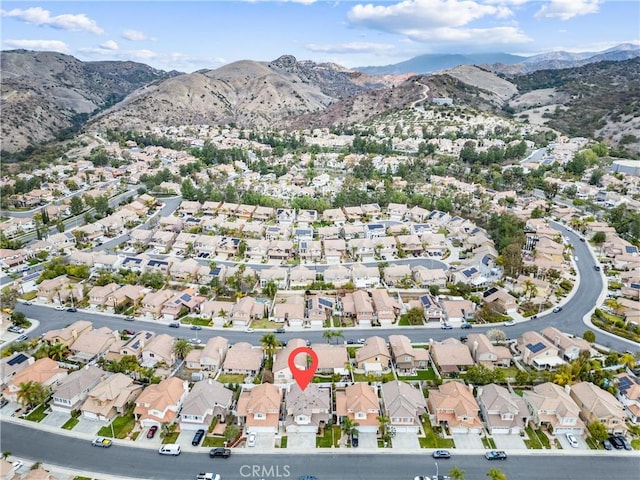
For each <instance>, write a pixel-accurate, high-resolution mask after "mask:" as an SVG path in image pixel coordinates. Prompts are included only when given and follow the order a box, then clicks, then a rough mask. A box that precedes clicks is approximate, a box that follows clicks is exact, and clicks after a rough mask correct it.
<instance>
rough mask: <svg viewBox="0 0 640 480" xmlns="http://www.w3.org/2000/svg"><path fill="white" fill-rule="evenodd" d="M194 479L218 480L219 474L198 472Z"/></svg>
mask: <svg viewBox="0 0 640 480" xmlns="http://www.w3.org/2000/svg"><path fill="white" fill-rule="evenodd" d="M196 480H220V474H219V473H204V472H200V473H199V474H198V476H197V477H196Z"/></svg>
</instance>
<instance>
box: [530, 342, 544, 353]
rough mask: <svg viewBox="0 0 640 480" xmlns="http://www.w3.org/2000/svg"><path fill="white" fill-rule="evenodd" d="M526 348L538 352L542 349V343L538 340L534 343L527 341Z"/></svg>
mask: <svg viewBox="0 0 640 480" xmlns="http://www.w3.org/2000/svg"><path fill="white" fill-rule="evenodd" d="M527 348H528V349H529V350H531V351H532V352H533V353H538V352H539V351H541V350H544V343H542V342H538V343H535V344H531V343H527Z"/></svg>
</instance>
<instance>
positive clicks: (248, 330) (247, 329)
mask: <svg viewBox="0 0 640 480" xmlns="http://www.w3.org/2000/svg"><path fill="white" fill-rule="evenodd" d="M244 331H245V332H246V333H253V332H255V330H254V329H253V328H251V327H247V328H245V329H244Z"/></svg>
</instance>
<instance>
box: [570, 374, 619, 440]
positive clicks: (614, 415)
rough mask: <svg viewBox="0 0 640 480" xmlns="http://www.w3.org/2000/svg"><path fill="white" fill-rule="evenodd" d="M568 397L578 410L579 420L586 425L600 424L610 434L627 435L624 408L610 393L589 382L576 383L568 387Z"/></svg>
mask: <svg viewBox="0 0 640 480" xmlns="http://www.w3.org/2000/svg"><path fill="white" fill-rule="evenodd" d="M569 395H570V396H571V398H572V399H573V401H574V402H576V405H578V408H580V418H581V419H582V420H583V421H584V422H585V423H586V424H587V425H589V424H590V423H592V422H601V423H603V424H604V425H605V427H607V432H608V433H610V434H613V435H625V434H626V433H627V426H626V424H625V420H626V419H627V415H626V414H625V412H624V406H623V405H622V403H620V402H619V401H618V400H617V399H616V397H614V396H613V395H612V394H611V393H609V392H607V391H606V390H603V389H602V388H600V387H598V386H597V385H594V384H593V383H591V382H578V383H576V384H575V385H572V386H571V387H570V390H569Z"/></svg>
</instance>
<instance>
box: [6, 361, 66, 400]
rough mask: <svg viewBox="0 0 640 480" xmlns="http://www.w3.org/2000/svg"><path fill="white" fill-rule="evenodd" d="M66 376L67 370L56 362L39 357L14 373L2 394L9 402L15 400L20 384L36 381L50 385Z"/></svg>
mask: <svg viewBox="0 0 640 480" xmlns="http://www.w3.org/2000/svg"><path fill="white" fill-rule="evenodd" d="M66 376H67V371H66V370H64V369H62V368H60V367H59V366H58V364H57V363H56V362H54V361H53V360H51V359H50V358H48V357H45V358H41V359H39V360H36V361H35V362H34V363H32V364H31V365H28V366H27V367H25V368H24V369H22V370H21V371H20V372H18V373H16V374H15V375H14V376H13V377H12V378H11V380H9V382H8V383H7V385H6V387H5V389H4V390H3V391H2V395H3V396H4V398H6V399H7V400H9V401H11V402H17V401H18V392H19V391H20V385H21V384H23V383H26V382H36V383H39V384H41V385H44V386H46V387H50V386H53V385H54V384H56V383H57V382H59V381H60V380H62V379H63V378H64V377H66Z"/></svg>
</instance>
